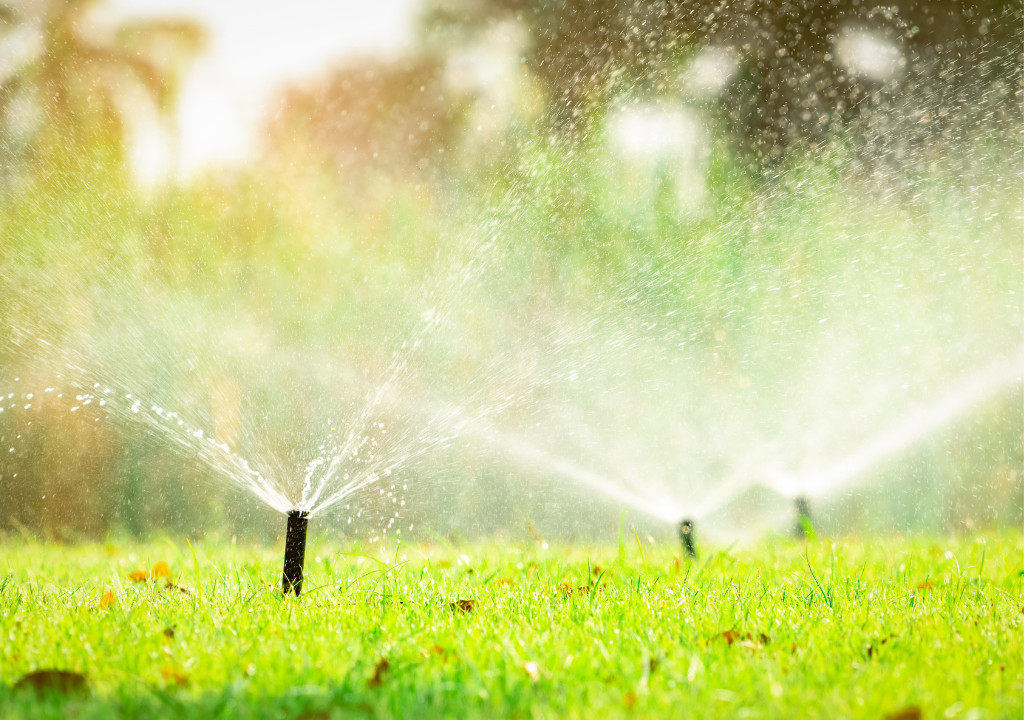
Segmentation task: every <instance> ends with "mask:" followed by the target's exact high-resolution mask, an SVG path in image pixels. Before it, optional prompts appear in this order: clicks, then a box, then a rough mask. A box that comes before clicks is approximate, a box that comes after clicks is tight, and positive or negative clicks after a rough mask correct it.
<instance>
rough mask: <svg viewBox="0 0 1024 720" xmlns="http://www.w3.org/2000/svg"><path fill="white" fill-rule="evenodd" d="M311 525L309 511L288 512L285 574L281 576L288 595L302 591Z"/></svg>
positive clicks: (283, 588) (285, 592)
mask: <svg viewBox="0 0 1024 720" xmlns="http://www.w3.org/2000/svg"><path fill="white" fill-rule="evenodd" d="M308 525H309V513H308V512H306V511H305V510H292V511H291V512H289V513H288V534H287V535H286V536H285V540H284V574H283V575H282V576H281V589H282V590H284V594H285V595H287V594H288V593H290V592H294V593H295V594H296V595H299V594H300V593H301V592H302V566H303V565H304V564H305V562H306V527H307V526H308Z"/></svg>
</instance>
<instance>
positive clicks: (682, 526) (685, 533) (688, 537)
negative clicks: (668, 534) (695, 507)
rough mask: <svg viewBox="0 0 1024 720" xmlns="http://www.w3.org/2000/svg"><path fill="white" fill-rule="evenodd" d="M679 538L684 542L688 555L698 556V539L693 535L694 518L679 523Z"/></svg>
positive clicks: (691, 556)
mask: <svg viewBox="0 0 1024 720" xmlns="http://www.w3.org/2000/svg"><path fill="white" fill-rule="evenodd" d="M679 540H680V542H682V543H683V549H684V550H685V551H686V557H690V558H694V559H696V558H697V541H696V539H695V538H694V536H693V520H683V521H681V522H680V523H679Z"/></svg>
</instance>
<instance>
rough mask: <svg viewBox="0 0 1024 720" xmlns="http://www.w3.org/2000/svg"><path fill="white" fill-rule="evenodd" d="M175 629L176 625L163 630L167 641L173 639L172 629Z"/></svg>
mask: <svg viewBox="0 0 1024 720" xmlns="http://www.w3.org/2000/svg"><path fill="white" fill-rule="evenodd" d="M176 627H177V625H172V626H171V627H166V628H164V637H165V638H167V639H168V640H169V639H171V638H173V637H174V628H176Z"/></svg>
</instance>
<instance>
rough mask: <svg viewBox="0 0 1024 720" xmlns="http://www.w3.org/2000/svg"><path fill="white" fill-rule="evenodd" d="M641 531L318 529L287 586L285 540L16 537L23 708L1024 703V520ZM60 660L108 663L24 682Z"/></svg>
mask: <svg viewBox="0 0 1024 720" xmlns="http://www.w3.org/2000/svg"><path fill="white" fill-rule="evenodd" d="M627 540H628V542H620V544H619V545H618V547H616V546H615V545H614V544H613V545H611V546H596V547H581V546H572V547H564V546H562V547H554V546H552V547H551V548H548V547H546V546H544V545H533V544H530V545H506V546H500V547H499V546H497V545H494V544H477V545H466V546H463V547H452V546H444V545H440V544H437V545H430V546H428V545H408V546H405V545H403V546H400V547H398V548H397V549H395V548H394V547H391V548H390V549H389V550H388V552H387V555H386V559H385V560H384V561H383V562H381V561H380V560H378V559H374V558H371V557H369V556H361V555H357V554H356V553H358V552H360V551H359V550H358V549H357V548H356V546H353V545H339V544H338V543H334V544H331V543H329V542H324V541H323V540H321V541H314V542H313V543H312V544H311V546H310V548H309V549H308V552H307V575H306V582H305V592H304V594H303V595H302V596H301V597H300V598H295V597H284V596H282V594H281V592H280V590H279V589H278V583H279V579H280V562H281V552H282V551H281V548H280V547H277V548H253V547H243V546H240V545H235V544H232V543H222V544H207V543H199V544H197V545H196V547H195V555H193V552H192V550H191V549H190V545H189V544H188V543H187V542H186V541H185V540H177V539H175V540H164V541H162V542H153V543H150V544H119V543H115V544H108V545H77V546H58V545H50V544H38V543H27V542H22V541H20V540H17V539H10V538H8V539H7V540H6V541H4V544H2V545H0V557H2V565H3V566H4V567H6V568H7V570H6V577H4V578H3V579H2V580H0V587H2V591H0V631H2V634H3V638H4V642H3V644H2V646H0V716H2V717H3V718H5V719H8V718H29V717H53V718H63V717H74V718H82V719H85V718H103V717H160V718H166V717H182V718H185V717H188V718H197V717H222V718H254V717H273V718H331V717H353V718H359V717H377V718H389V717H406V718H424V717H453V716H454V717H517V718H527V717H559V718H593V717H600V718H603V719H609V718H618V717H630V718H633V717H635V718H644V717H673V718H685V717H695V718H714V717H723V718H726V717H728V718H733V717H735V718H744V717H756V718H841V717H858V718H861V717H862V718H879V719H881V718H886V717H898V718H901V719H902V720H910V719H911V718H915V717H923V718H963V719H964V720H978V719H979V718H1017V719H1019V718H1020V717H1021V716H1022V712H1024V647H1022V645H1024V633H1022V627H1021V626H1022V623H1024V569H1022V568H1024V537H1022V536H1021V535H1020V534H1019V533H1012V534H1004V535H987V536H984V537H976V538H973V539H963V538H959V539H953V538H945V539H926V538H912V539H900V538H888V539H875V538H863V539H847V540H835V541H832V540H814V541H811V542H809V543H807V544H804V543H797V542H795V541H792V540H788V539H783V538H774V539H768V540H766V541H765V542H764V543H762V544H761V545H758V546H755V547H733V548H729V549H726V548H706V551H705V553H704V554H703V555H702V557H701V558H700V559H699V560H697V561H691V560H688V559H686V558H683V557H680V552H679V550H678V548H676V547H675V546H672V545H664V544H658V543H654V542H652V541H651V540H650V539H641V538H637V537H635V536H628V537H627ZM370 547H371V548H374V549H373V551H372V552H373V554H374V557H375V558H381V557H382V555H381V554H380V552H379V548H377V547H375V546H370ZM363 552H367V553H369V552H371V551H370V550H364V551H363ZM161 562H163V563H166V565H167V568H163V567H162V566H161V567H156V570H157V572H156V573H155V574H156V575H157V576H158V577H156V578H154V577H152V575H153V570H154V567H155V566H157V564H158V563H161ZM166 569H169V572H170V576H169V577H168V576H167V575H166V573H165V572H161V571H162V570H166ZM41 669H61V670H67V671H71V672H75V673H80V674H81V675H84V676H85V681H84V687H82V688H77V689H72V690H70V691H67V692H63V691H55V690H39V689H37V688H35V687H26V686H29V685H30V684H31V683H30V681H22V682H21V683H20V685H19V684H18V683H19V680H21V679H22V678H23V677H24V676H25V675H26V674H27V673H30V672H33V671H37V670H41ZM71 682H72V684H75V682H79V683H80V682H81V681H75V680H74V679H72V681H71ZM40 684H44V683H42V682H41V683H40Z"/></svg>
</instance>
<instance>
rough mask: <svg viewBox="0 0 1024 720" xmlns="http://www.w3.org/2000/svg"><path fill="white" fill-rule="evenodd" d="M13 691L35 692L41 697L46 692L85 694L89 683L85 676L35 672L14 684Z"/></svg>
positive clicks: (59, 672)
mask: <svg viewBox="0 0 1024 720" xmlns="http://www.w3.org/2000/svg"><path fill="white" fill-rule="evenodd" d="M14 690H16V691H17V690H35V691H36V692H37V693H38V694H40V695H42V694H43V693H47V692H56V693H87V692H89V683H88V681H87V680H86V678H85V675H80V674H79V673H76V672H68V671H67V670H36V671H35V672H30V673H29V674H28V675H25V677H23V678H22V679H21V680H19V681H18V682H16V683H14Z"/></svg>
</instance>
